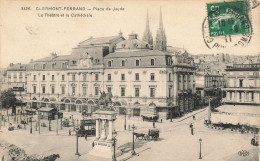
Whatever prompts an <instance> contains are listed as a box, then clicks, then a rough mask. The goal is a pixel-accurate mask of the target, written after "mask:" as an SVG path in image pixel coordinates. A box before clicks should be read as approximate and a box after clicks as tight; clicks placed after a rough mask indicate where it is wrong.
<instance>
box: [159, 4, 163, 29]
mask: <svg viewBox="0 0 260 161" xmlns="http://www.w3.org/2000/svg"><path fill="white" fill-rule="evenodd" d="M159 28H160V29H163V20H162V8H161V7H160V21H159Z"/></svg>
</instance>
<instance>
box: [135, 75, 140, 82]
mask: <svg viewBox="0 0 260 161" xmlns="http://www.w3.org/2000/svg"><path fill="white" fill-rule="evenodd" d="M135 80H136V81H139V73H135Z"/></svg>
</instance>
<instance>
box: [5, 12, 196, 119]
mask: <svg viewBox="0 0 260 161" xmlns="http://www.w3.org/2000/svg"><path fill="white" fill-rule="evenodd" d="M160 14H161V13H160ZM149 28H150V27H149V20H148V15H147V24H146V29H145V32H144V34H147V35H144V36H143V37H144V38H143V40H144V41H142V40H139V39H138V35H137V34H135V33H131V34H129V38H128V39H127V40H125V38H124V37H123V36H122V33H121V32H120V33H119V35H117V36H111V37H101V38H92V37H91V38H89V39H87V40H85V41H83V42H81V43H79V44H78V46H77V47H76V48H73V50H72V53H71V55H63V56H58V55H56V54H55V53H52V54H51V55H50V56H49V57H45V58H42V59H39V60H35V61H31V62H30V63H29V64H26V65H25V67H24V68H21V69H20V70H18V71H17V70H16V69H15V70H14V68H12V67H11V66H10V67H9V68H8V70H7V73H8V74H7V75H8V76H10V77H11V78H10V81H11V82H12V80H13V79H15V78H17V74H19V73H22V75H24V81H25V84H26V87H25V88H24V89H25V91H26V92H25V94H24V100H25V101H26V102H27V103H28V104H30V106H31V107H34V108H36V107H38V108H39V107H46V106H48V107H58V108H59V109H60V110H66V111H78V112H81V111H83V110H86V111H87V112H92V111H93V110H95V109H94V108H95V107H96V106H95V105H96V104H97V99H98V98H99V96H100V92H102V91H105V92H111V93H112V95H113V102H114V108H115V109H116V110H117V111H118V114H125V113H126V114H128V115H129V116H141V115H152V116H153V115H157V116H159V117H160V118H163V119H166V118H170V117H172V116H173V115H180V114H182V113H185V112H189V111H192V110H193V108H194V102H193V94H194V93H195V84H194V76H195V67H194V63H193V58H192V57H191V56H190V55H189V54H188V53H187V51H185V50H183V49H178V48H172V47H169V48H168V49H167V47H166V42H167V41H166V36H165V31H164V29H163V24H162V15H161V16H160V23H159V28H158V31H157V36H156V40H155V42H154V44H155V46H152V45H153V44H152V40H153V39H152V35H151V32H150V29H149ZM15 76H16V77H15ZM25 97H26V98H25Z"/></svg>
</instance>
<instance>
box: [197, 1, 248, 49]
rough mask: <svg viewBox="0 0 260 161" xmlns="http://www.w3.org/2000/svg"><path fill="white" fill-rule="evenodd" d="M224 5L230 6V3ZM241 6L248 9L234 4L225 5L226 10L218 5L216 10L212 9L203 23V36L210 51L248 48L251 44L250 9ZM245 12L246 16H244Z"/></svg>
mask: <svg viewBox="0 0 260 161" xmlns="http://www.w3.org/2000/svg"><path fill="white" fill-rule="evenodd" d="M243 2H244V1H243ZM223 3H227V4H229V2H223ZM212 4H213V3H212ZM214 4H215V3H214ZM217 4H219V3H217ZM211 6H213V5H211ZM241 6H243V7H247V5H244V4H243V5H242V4H240V7H239V5H238V6H234V5H233V4H232V5H226V4H225V7H224V8H223V7H219V6H218V5H215V6H214V7H215V8H214V7H210V8H211V9H212V10H214V11H211V12H209V13H208V16H207V17H205V19H204V20H203V23H202V36H203V39H204V42H205V44H206V46H207V47H208V48H209V49H225V48H233V47H246V46H247V45H248V44H249V43H250V40H251V38H252V24H251V21H250V19H249V16H248V9H244V8H243V7H242V8H241ZM207 8H208V5H207ZM216 8H217V9H216ZM223 9H225V10H223ZM242 10H245V11H242ZM245 12H246V14H244V13H245ZM209 21H211V22H209Z"/></svg>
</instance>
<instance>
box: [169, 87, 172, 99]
mask: <svg viewBox="0 0 260 161" xmlns="http://www.w3.org/2000/svg"><path fill="white" fill-rule="evenodd" d="M171 89H172V88H169V98H170V97H171V96H172V94H171Z"/></svg>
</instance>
